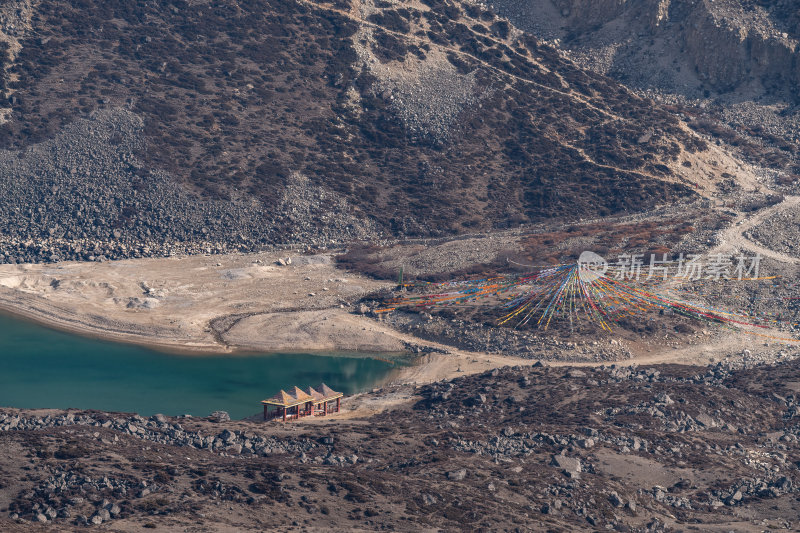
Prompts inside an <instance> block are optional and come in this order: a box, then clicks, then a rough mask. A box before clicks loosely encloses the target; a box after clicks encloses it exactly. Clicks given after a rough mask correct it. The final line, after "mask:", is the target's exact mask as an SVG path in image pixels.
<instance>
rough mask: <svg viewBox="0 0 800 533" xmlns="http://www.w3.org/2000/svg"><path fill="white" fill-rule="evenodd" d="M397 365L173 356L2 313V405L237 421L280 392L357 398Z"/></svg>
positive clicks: (364, 360)
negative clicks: (327, 391)
mask: <svg viewBox="0 0 800 533" xmlns="http://www.w3.org/2000/svg"><path fill="white" fill-rule="evenodd" d="M394 368H396V364H394V363H392V362H391V361H389V360H386V359H382V360H379V359H373V358H368V357H363V356H339V355H336V356H327V355H309V354H268V355H229V354H223V355H191V356H187V355H172V354H165V353H161V352H156V351H153V350H148V349H146V348H141V347H138V346H132V345H126V344H117V343H110V342H104V341H99V340H94V339H88V338H84V337H80V336H76V335H71V334H68V333H63V332H60V331H55V330H51V329H48V328H44V327H42V326H39V325H36V324H31V323H29V322H24V321H21V320H17V319H14V318H9V317H5V316H2V315H0V406H4V407H20V408H36V407H52V408H68V407H76V408H79V409H100V410H103V411H123V412H133V413H139V414H140V415H143V416H149V415H152V414H155V413H163V414H166V415H180V414H191V415H193V416H207V415H209V414H210V413H211V412H212V411H215V410H222V411H227V412H228V413H230V415H231V417H232V418H244V417H246V416H250V415H253V414H256V413H259V412H260V411H261V404H260V403H259V402H260V401H261V400H263V399H264V398H266V397H267V396H271V395H272V394H274V393H276V392H277V391H278V390H279V389H289V388H290V387H293V386H295V385H297V386H299V387H301V388H306V387H308V386H314V385H317V384H319V383H320V382H325V383H326V384H327V385H329V386H330V387H331V388H333V389H334V390H337V391H341V392H344V393H345V394H352V393H354V392H358V391H361V390H365V389H368V388H371V387H372V386H374V385H375V384H377V383H379V382H380V381H382V380H383V379H385V378H386V377H388V375H389V373H390V372H391V371H392V370H393V369H394Z"/></svg>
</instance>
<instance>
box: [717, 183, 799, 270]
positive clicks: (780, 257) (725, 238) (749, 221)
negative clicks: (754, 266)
mask: <svg viewBox="0 0 800 533" xmlns="http://www.w3.org/2000/svg"><path fill="white" fill-rule="evenodd" d="M798 205H800V196H786V197H785V198H784V200H783V201H782V202H781V203H779V204H775V205H773V206H770V207H767V208H764V209H762V210H760V211H759V212H758V213H756V214H755V215H750V216H748V215H746V214H742V215H739V216H738V217H737V219H736V220H735V221H734V222H733V224H731V226H730V227H729V228H728V229H726V230H725V231H723V232H722V233H721V234H720V235H719V240H720V242H719V244H718V245H717V246H715V247H714V248H712V249H711V250H709V251H708V255H713V254H717V253H720V252H722V251H723V250H730V249H732V248H736V249H739V250H743V251H744V250H747V251H749V252H752V253H757V254H760V255H761V256H762V257H769V258H770V259H774V260H776V261H780V262H782V263H792V264H797V263H800V259H798V258H796V257H792V256H789V255H786V254H784V253H781V252H776V251H774V250H770V249H769V248H765V247H763V246H759V245H758V244H756V243H754V242H753V241H751V240H750V239H748V238H747V237H745V236H744V233H745V232H746V231H747V230H749V229H750V228H752V227H754V226H756V225H757V224H760V223H761V222H762V221H763V220H764V219H766V218H767V217H770V216H772V215H774V214H776V213H778V212H781V211H783V210H785V209H791V208H796V207H797V206H798Z"/></svg>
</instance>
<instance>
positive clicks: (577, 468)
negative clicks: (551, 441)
mask: <svg viewBox="0 0 800 533" xmlns="http://www.w3.org/2000/svg"><path fill="white" fill-rule="evenodd" d="M553 465H554V466H557V467H559V468H561V469H562V470H563V471H564V472H566V473H571V474H577V473H579V472H581V470H582V467H581V460H580V459H578V458H577V457H567V456H566V455H554V456H553Z"/></svg>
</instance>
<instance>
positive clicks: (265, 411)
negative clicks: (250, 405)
mask: <svg viewBox="0 0 800 533" xmlns="http://www.w3.org/2000/svg"><path fill="white" fill-rule="evenodd" d="M266 419H267V404H264V420H266Z"/></svg>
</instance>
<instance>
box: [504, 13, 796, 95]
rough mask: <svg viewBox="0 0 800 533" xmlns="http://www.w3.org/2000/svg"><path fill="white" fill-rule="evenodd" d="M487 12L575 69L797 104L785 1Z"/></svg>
mask: <svg viewBox="0 0 800 533" xmlns="http://www.w3.org/2000/svg"><path fill="white" fill-rule="evenodd" d="M553 6H555V7H556V9H555V10H554V9H553V8H552V7H553ZM494 8H495V10H496V11H498V12H499V13H500V14H501V15H503V16H507V17H508V18H509V19H510V20H511V21H512V22H513V23H514V24H516V25H517V26H519V27H520V28H521V29H523V30H526V31H530V32H532V33H534V34H537V35H539V36H541V37H544V38H549V39H554V38H555V39H558V40H559V41H558V42H559V44H561V46H562V47H563V48H564V49H565V50H566V51H567V52H568V53H569V54H570V55H572V56H573V58H574V59H575V60H576V61H578V62H579V63H581V64H582V65H584V66H587V67H589V68H592V69H593V70H596V71H600V72H602V73H603V74H610V75H612V76H615V77H617V78H619V79H622V80H623V81H625V82H626V83H631V84H633V85H635V86H637V87H640V88H648V89H662V90H667V91H670V92H678V93H680V94H683V95H685V96H690V97H697V96H702V95H704V94H705V91H715V92H719V93H726V92H730V91H751V92H752V91H755V93H754V95H758V94H761V93H763V92H767V93H775V92H781V93H787V94H790V95H792V96H793V97H797V89H796V87H797V85H798V82H799V81H800V60H798V54H799V53H800V51H799V50H798V38H800V35H798V25H797V17H798V14H797V12H796V7H794V6H793V5H792V3H791V2H787V1H783V0H773V1H770V2H759V3H757V4H756V3H754V2H738V1H733V0H716V1H709V0H694V1H692V2H673V1H671V0H645V1H642V2H631V1H626V0H600V1H590V0H554V1H553V2H552V3H551V2H550V0H529V1H528V2H526V3H524V4H519V3H517V2H510V1H507V0H500V1H498V2H496V3H495V4H494Z"/></svg>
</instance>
